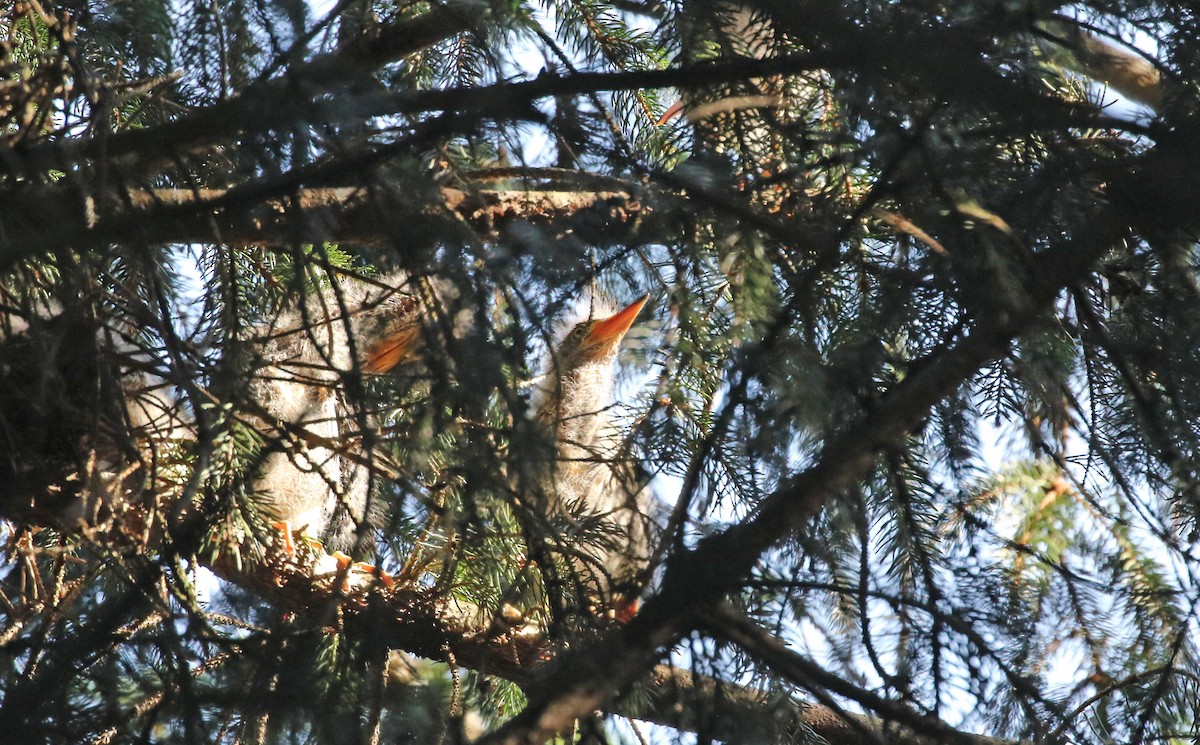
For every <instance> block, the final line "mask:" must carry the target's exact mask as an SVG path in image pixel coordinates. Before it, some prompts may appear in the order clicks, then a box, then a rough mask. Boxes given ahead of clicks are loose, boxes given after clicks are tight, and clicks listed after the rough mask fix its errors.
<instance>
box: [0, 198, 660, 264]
mask: <svg viewBox="0 0 1200 745" xmlns="http://www.w3.org/2000/svg"><path fill="white" fill-rule="evenodd" d="M63 196H64V195H63V193H62V192H61V191H58V190H55V191H54V192H53V196H49V195H47V193H46V192H42V191H38V192H35V193H33V194H30V195H28V196H27V198H25V199H20V200H16V201H9V202H6V203H3V204H0V226H3V231H2V232H0V268H6V267H8V266H11V265H12V264H13V263H14V262H16V261H18V260H20V259H22V258H24V257H27V256H30V255H35V254H36V253H41V252H46V251H54V250H61V249H64V248H68V247H70V248H74V249H76V250H87V249H89V248H93V247H100V246H105V245H108V244H111V243H134V244H137V243H151V244H154V243H210V242H211V243H227V244H235V245H252V244H276V245H280V244H287V243H290V242H295V241H300V242H304V243H320V242H323V241H332V242H339V241H348V242H354V243H365V244H378V243H384V242H388V241H394V240H404V241H411V239H412V235H413V233H414V230H415V231H416V232H419V233H425V232H427V231H440V232H438V234H439V235H442V236H445V235H447V233H446V230H449V231H450V232H449V234H450V235H453V234H454V232H455V231H461V230H463V229H464V228H470V229H471V230H472V231H474V233H475V235H482V236H484V237H485V238H498V237H500V236H501V235H504V234H505V231H506V230H507V229H508V228H509V227H511V226H513V225H515V224H521V225H534V226H542V227H551V228H552V232H551V233H549V235H548V237H551V238H554V237H559V236H562V235H566V234H572V235H575V236H576V237H577V238H578V239H581V240H584V241H587V242H590V243H594V244H609V243H614V242H622V241H630V240H634V239H635V238H636V237H637V236H641V238H640V240H648V239H651V238H653V237H656V236H657V237H662V236H665V235H666V233H667V231H668V229H669V223H668V222H667V221H666V220H665V218H666V217H668V215H667V212H668V211H667V210H662V209H660V210H658V211H656V210H655V209H653V208H652V207H651V206H650V205H649V203H648V202H646V201H645V200H644V199H643V198H641V197H639V196H636V195H634V194H632V193H628V192H620V191H598V192H576V191H553V190H552V191H537V190H534V191H521V190H512V191H467V190H463V189H455V188H450V187H446V188H443V189H440V190H438V191H434V192H432V194H431V195H429V198H428V200H423V199H421V198H420V197H419V196H418V197H417V198H410V199H406V200H399V199H395V200H393V199H389V198H387V197H386V196H384V195H380V194H378V193H376V192H372V191H371V190H368V189H365V188H356V187H354V188H352V187H346V188H328V189H302V190H300V191H299V192H296V193H294V194H291V195H281V196H273V197H267V198H263V199H254V200H252V199H243V198H241V195H240V194H239V192H238V190H237V189H229V190H224V189H197V190H186V189H158V190H153V191H135V192H131V193H129V194H126V195H125V197H124V198H123V199H121V200H120V203H119V206H114V207H113V208H112V209H111V210H109V211H108V212H107V213H105V214H102V215H96V214H95V209H96V208H95V203H94V202H93V201H92V200H82V201H83V204H80V203H79V202H80V200H78V199H73V200H71V201H72V202H73V203H74V205H73V206H71V207H66V208H64V206H63V204H62V198H63ZM112 201H115V200H112ZM89 215H90V216H91V217H90V218H89ZM298 217H299V218H300V219H297V218H298ZM414 226H416V228H415V229H414ZM622 228H623V229H622ZM524 235H525V237H526V238H532V237H533V235H531V234H524ZM509 237H510V238H516V239H518V240H519V239H520V236H509Z"/></svg>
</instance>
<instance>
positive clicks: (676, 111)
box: [655, 99, 683, 127]
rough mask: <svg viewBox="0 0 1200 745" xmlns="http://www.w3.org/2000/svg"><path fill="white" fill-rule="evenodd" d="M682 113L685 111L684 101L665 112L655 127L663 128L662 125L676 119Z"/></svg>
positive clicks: (672, 105)
mask: <svg viewBox="0 0 1200 745" xmlns="http://www.w3.org/2000/svg"><path fill="white" fill-rule="evenodd" d="M681 111H683V99H680V100H678V101H676V102H675V103H673V104H671V105H670V106H669V107H668V108H667V110H666V111H664V112H663V115H662V116H661V117H659V118H658V121H657V122H656V123H655V126H657V127H661V126H662V125H664V124H666V123H667V122H669V121H671V120H672V119H674V118H675V117H676V116H677V115H678V114H679V112H681Z"/></svg>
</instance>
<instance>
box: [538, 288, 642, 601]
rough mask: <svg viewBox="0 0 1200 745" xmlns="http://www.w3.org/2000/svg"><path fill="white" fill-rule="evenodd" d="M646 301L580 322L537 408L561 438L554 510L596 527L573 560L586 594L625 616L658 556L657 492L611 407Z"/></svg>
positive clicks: (550, 500)
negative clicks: (618, 371) (629, 337)
mask: <svg viewBox="0 0 1200 745" xmlns="http://www.w3.org/2000/svg"><path fill="white" fill-rule="evenodd" d="M645 304H646V296H642V297H641V298H638V299H637V300H635V301H634V302H633V303H631V304H630V305H628V306H626V307H625V308H624V309H623V310H620V311H618V312H616V313H612V314H611V315H608V316H607V317H603V318H592V319H588V320H585V321H582V322H580V323H578V324H576V325H575V326H574V327H573V328H572V329H571V330H570V332H569V333H567V335H566V336H565V337H564V338H563V340H562V341H561V342H560V343H559V344H558V346H557V348H556V350H555V352H554V354H553V357H552V366H551V369H550V372H549V373H548V375H547V377H546V383H545V388H544V390H543V391H542V393H543V395H544V398H543V399H542V402H541V405H540V406H539V407H538V409H537V419H538V421H539V422H540V423H542V424H543V426H545V427H547V428H548V429H549V430H550V431H551V432H553V436H554V443H555V462H554V468H553V475H552V478H551V479H550V480H549V484H548V485H547V487H546V491H547V496H546V504H545V508H546V512H547V515H548V516H549V517H552V518H567V519H569V520H570V521H571V522H573V523H574V524H575V525H577V526H580V527H581V528H582V527H583V526H589V527H591V528H593V529H594V530H593V531H592V532H593V533H594V535H595V537H594V538H593V537H591V536H589V537H588V540H586V541H582V542H581V543H582V545H581V546H578V547H576V548H575V550H574V551H573V556H572V565H573V568H574V571H575V572H576V574H577V576H578V579H579V582H580V584H581V585H582V587H583V589H584V592H585V593H586V594H588V595H592V596H593V600H594V601H598V604H599V606H600V607H602V608H605V609H611V610H612V611H613V612H614V613H615V615H616V616H617V617H618V618H622V619H627V618H628V617H629V616H630V615H632V613H633V612H634V611H636V608H637V598H638V595H639V594H640V591H641V586H642V585H643V584H644V583H645V579H646V578H645V576H644V575H645V572H646V569H647V566H648V564H649V562H650V558H651V545H650V544H651V536H652V523H651V520H650V517H649V514H650V495H649V492H648V491H647V490H646V489H645V488H644V486H645V483H644V480H643V479H640V478H639V477H638V476H637V473H636V469H635V468H634V465H633V464H632V463H631V462H629V460H628V458H627V457H626V455H625V451H626V448H625V445H624V435H623V433H622V432H621V430H620V429H619V428H617V427H616V426H615V425H614V424H613V423H612V422H611V421H610V420H609V417H608V413H607V412H608V409H609V408H610V407H611V406H612V404H613V384H614V372H613V370H614V366H615V362H616V359H617V352H618V350H619V348H620V343H621V340H622V339H623V338H624V337H625V334H626V333H627V332H628V331H629V329H630V327H632V326H633V323H634V321H635V320H636V319H637V316H638V313H639V312H640V311H641V309H642V306H644V305H645Z"/></svg>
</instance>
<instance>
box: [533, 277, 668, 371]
mask: <svg viewBox="0 0 1200 745" xmlns="http://www.w3.org/2000/svg"><path fill="white" fill-rule="evenodd" d="M648 297H649V295H642V296H641V297H640V298H638V299H637V300H634V301H633V302H632V303H630V304H629V305H627V306H626V307H625V308H623V309H622V310H619V311H617V312H616V313H614V314H613V315H611V316H608V317H606V318H590V319H588V320H586V321H581V322H580V323H577V324H576V325H575V327H574V328H572V329H571V331H570V333H568V334H567V336H566V337H565V338H564V339H563V341H562V343H561V344H560V345H559V348H558V353H557V355H556V357H557V358H558V364H559V365H560V366H562V367H565V368H568V369H569V368H574V367H578V366H581V365H586V364H592V363H597V362H603V361H604V360H605V359H607V358H609V357H611V356H612V355H613V354H614V353H615V352H616V349H617V346H618V345H619V344H620V343H621V339H623V338H625V334H626V333H627V332H628V331H629V329H630V327H632V326H633V322H634V321H635V320H637V317H638V313H640V312H641V310H642V306H644V305H645V304H646V299H647V298H648Z"/></svg>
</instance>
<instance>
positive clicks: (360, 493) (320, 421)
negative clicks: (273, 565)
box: [249, 274, 438, 565]
mask: <svg viewBox="0 0 1200 745" xmlns="http://www.w3.org/2000/svg"><path fill="white" fill-rule="evenodd" d="M436 302H438V297H437V293H436V291H435V290H434V289H433V288H432V286H431V285H430V284H429V283H417V282H412V281H410V280H409V279H408V278H407V277H406V276H405V275H403V274H393V275H389V276H385V277H382V278H380V279H379V280H374V281H368V280H364V279H358V278H349V277H347V278H343V279H339V280H337V281H336V283H335V284H334V285H333V286H332V287H330V288H328V289H326V290H324V291H319V292H311V293H309V294H307V295H306V296H304V297H303V298H301V299H300V301H299V302H298V303H297V304H296V305H295V306H293V307H291V308H287V309H285V310H284V311H283V312H282V313H281V314H280V315H279V316H278V317H277V318H276V319H275V321H274V322H273V323H271V324H269V325H268V326H267V327H265V328H264V327H260V328H259V329H258V332H257V334H256V335H255V338H254V339H252V344H253V346H254V348H255V351H256V356H257V358H258V359H257V360H256V367H257V370H256V371H255V373H254V374H253V376H252V379H251V383H250V387H249V396H250V402H251V405H252V407H253V408H254V409H256V411H255V412H254V413H255V414H256V417H257V418H258V419H259V420H260V422H261V424H260V426H261V431H262V433H263V434H264V436H265V437H266V439H267V441H268V448H267V450H266V455H265V457H264V459H263V461H262V464H261V468H260V469H259V473H258V478H257V481H256V484H255V487H256V491H258V492H259V493H261V494H263V495H264V496H266V497H267V498H268V500H269V503H270V506H271V507H272V510H273V512H274V513H275V514H274V517H275V518H277V520H278V522H277V523H276V527H278V528H280V529H281V530H282V531H283V534H284V535H283V541H284V549H285V551H286V552H288V553H294V551H295V549H294V544H293V543H292V536H293V535H294V534H299V535H300V536H301V537H302V538H304V539H305V540H306V541H307V542H308V543H310V544H311V545H313V546H314V548H318V549H322V548H323V549H324V550H326V551H330V552H334V555H335V556H338V557H339V559H340V560H343V565H344V562H345V561H348V558H347V557H345V556H344V555H343V554H341V552H344V551H345V552H349V551H352V550H353V549H354V547H355V545H356V543H357V544H359V545H360V547H362V546H364V545H365V546H370V545H373V544H372V542H371V541H370V540H369V535H370V532H371V525H372V521H373V515H372V512H373V509H372V506H371V504H370V502H371V498H370V497H371V483H372V481H373V479H372V473H371V471H372V468H371V465H370V464H371V454H370V453H369V452H368V451H367V450H366V449H365V448H364V447H363V440H364V436H365V425H367V424H368V423H369V419H370V418H369V417H368V416H367V415H366V414H364V413H362V411H361V407H359V408H356V407H355V406H354V405H353V404H354V403H356V402H355V401H353V400H352V399H351V397H350V396H348V392H347V383H349V382H351V381H354V380H355V379H356V378H357V376H358V375H359V374H360V373H366V374H376V375H377V374H382V373H386V372H388V371H389V370H392V369H393V368H395V367H396V366H397V365H399V364H401V363H403V362H405V361H406V360H409V359H411V358H412V357H413V356H414V355H415V353H416V352H417V350H418V349H419V348H420V346H421V343H422V323H423V320H424V319H425V318H427V317H428V313H427V311H428V310H430V308H431V306H432V305H433V304H435V303H436ZM350 388H351V389H353V388H354V386H350Z"/></svg>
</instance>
